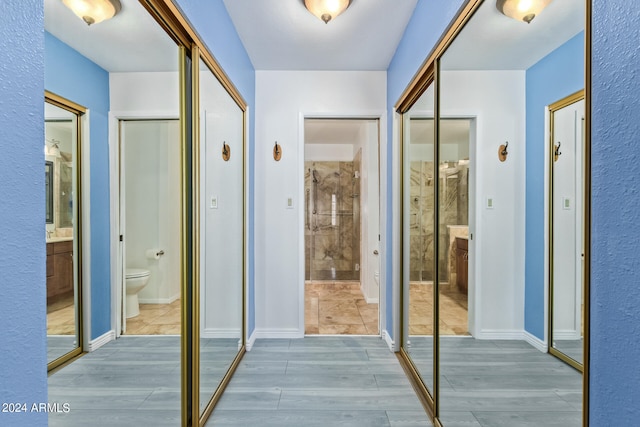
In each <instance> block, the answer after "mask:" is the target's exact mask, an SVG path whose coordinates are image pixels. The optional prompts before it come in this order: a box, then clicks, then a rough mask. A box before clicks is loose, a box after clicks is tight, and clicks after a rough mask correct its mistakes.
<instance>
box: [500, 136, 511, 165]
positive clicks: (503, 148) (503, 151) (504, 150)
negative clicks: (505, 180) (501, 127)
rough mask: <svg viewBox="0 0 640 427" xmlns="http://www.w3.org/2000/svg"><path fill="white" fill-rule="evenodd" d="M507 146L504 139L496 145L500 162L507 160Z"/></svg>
mask: <svg viewBox="0 0 640 427" xmlns="http://www.w3.org/2000/svg"><path fill="white" fill-rule="evenodd" d="M508 147H509V141H506V142H505V143H504V144H503V145H501V146H500V147H498V159H500V161H501V162H504V161H505V160H507V156H508V155H509V151H508V150H507V148H508Z"/></svg>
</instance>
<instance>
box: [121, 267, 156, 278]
mask: <svg viewBox="0 0 640 427" xmlns="http://www.w3.org/2000/svg"><path fill="white" fill-rule="evenodd" d="M149 274H151V272H150V271H149V270H145V269H143V268H127V269H126V270H125V278H127V279H135V278H136V277H146V276H148V275H149Z"/></svg>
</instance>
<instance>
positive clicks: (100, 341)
mask: <svg viewBox="0 0 640 427" xmlns="http://www.w3.org/2000/svg"><path fill="white" fill-rule="evenodd" d="M115 339H116V331H114V330H113V329H112V330H110V331H109V332H107V333H104V334H102V335H100V336H99V337H98V338H96V339H94V340H91V341H89V346H88V347H87V350H88V351H89V352H92V351H96V350H97V349H99V348H100V347H102V346H103V345H105V344H106V343H108V342H110V341H113V340H115Z"/></svg>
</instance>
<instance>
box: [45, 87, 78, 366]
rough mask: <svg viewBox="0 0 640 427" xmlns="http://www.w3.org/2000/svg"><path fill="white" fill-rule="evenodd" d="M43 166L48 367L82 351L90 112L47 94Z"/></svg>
mask: <svg viewBox="0 0 640 427" xmlns="http://www.w3.org/2000/svg"><path fill="white" fill-rule="evenodd" d="M44 112H45V124H44V131H45V135H44V158H45V162H44V166H45V180H44V182H45V194H46V197H45V201H44V202H45V212H46V230H45V231H46V248H47V249H46V251H47V363H48V369H49V370H51V369H53V368H55V367H57V366H59V365H60V364H62V363H64V362H65V361H67V360H69V359H70V358H72V357H74V356H77V355H78V354H80V353H81V352H82V343H81V339H82V319H81V314H82V293H81V289H82V286H81V272H82V270H81V248H82V244H81V241H82V240H81V233H80V230H81V227H80V213H81V209H80V200H81V199H80V174H79V170H80V161H79V159H80V146H81V131H80V130H81V116H82V114H84V112H85V109H84V108H83V107H81V106H79V105H76V104H75V103H72V102H70V101H68V100H66V99H64V98H62V97H59V96H57V95H55V94H53V93H50V92H47V93H46V95H45V104H44Z"/></svg>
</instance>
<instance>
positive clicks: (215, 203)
mask: <svg viewBox="0 0 640 427" xmlns="http://www.w3.org/2000/svg"><path fill="white" fill-rule="evenodd" d="M209 208H210V209H218V196H211V205H209Z"/></svg>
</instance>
